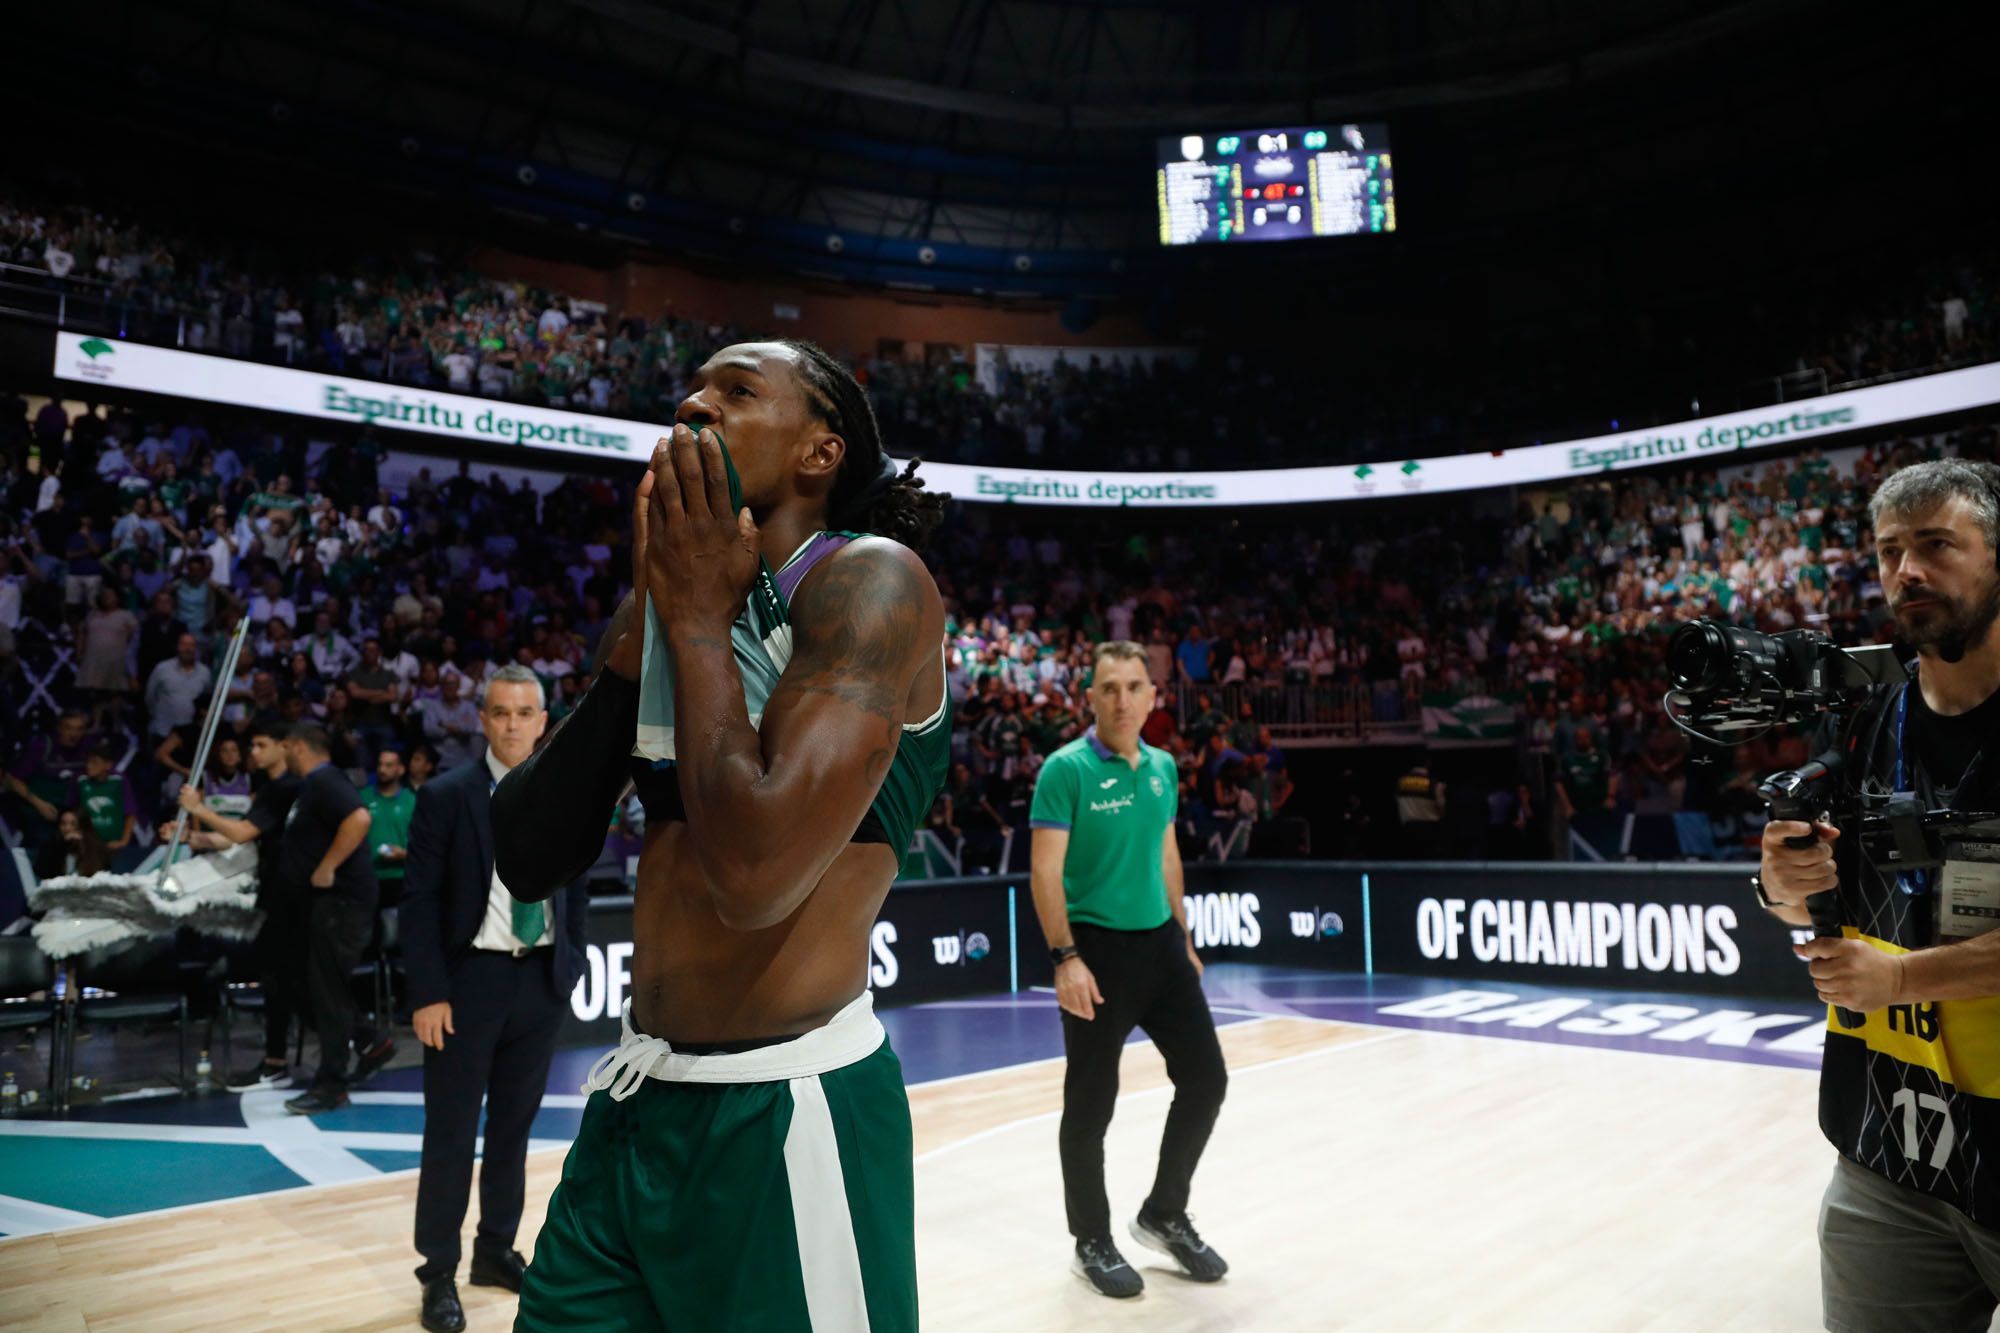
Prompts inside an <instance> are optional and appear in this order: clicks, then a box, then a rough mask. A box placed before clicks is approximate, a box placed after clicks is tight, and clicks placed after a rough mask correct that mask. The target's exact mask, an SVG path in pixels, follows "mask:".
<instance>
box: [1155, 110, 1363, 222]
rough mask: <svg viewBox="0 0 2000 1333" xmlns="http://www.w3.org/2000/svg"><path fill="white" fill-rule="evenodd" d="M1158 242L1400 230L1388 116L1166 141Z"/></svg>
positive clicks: (1159, 185)
mask: <svg viewBox="0 0 2000 1333" xmlns="http://www.w3.org/2000/svg"><path fill="white" fill-rule="evenodd" d="M1158 157H1159V162H1158V171H1157V173H1156V178H1155V185H1156V188H1157V190H1158V193H1159V208H1160V244H1161V245H1202V244H1207V243H1209V242H1214V241H1289V240H1296V239H1299V238H1301V237H1309V236H1354V235H1360V234H1364V233H1369V232H1390V231H1394V230H1396V179H1395V170H1394V166H1395V164H1394V162H1393V161H1392V159H1391V158H1390V155H1389V131H1388V127H1387V126H1385V125H1382V124H1379V123H1377V124H1359V125H1328V126H1320V127H1316V128H1314V127H1304V128H1301V127H1293V128H1288V129H1276V130H1244V131H1241V132H1235V131H1232V132H1230V133H1227V134H1187V135H1176V136H1172V137H1169V138H1163V139H1161V140H1160V141H1159V154H1158Z"/></svg>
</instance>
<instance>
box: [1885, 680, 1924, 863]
mask: <svg viewBox="0 0 2000 1333" xmlns="http://www.w3.org/2000/svg"><path fill="white" fill-rule="evenodd" d="M1909 720H1910V683H1909V682H1905V683H1904V685H1903V688H1902V690H1901V691H1900V692H1898V694H1897V695H1896V773H1895V781H1894V782H1892V783H1891V784H1890V786H1891V788H1892V789H1893V790H1894V791H1896V792H1897V793H1899V794H1900V793H1901V792H1903V791H1905V790H1906V788H1905V787H1904V786H1903V737H1904V734H1905V732H1906V730H1907V728H1908V726H1909ZM1896 887H1897V888H1898V889H1900V890H1902V891H1903V892H1904V893H1910V894H1917V893H1929V892H1930V890H1931V872H1930V871H1928V870H1902V871H1898V872H1897V873H1896Z"/></svg>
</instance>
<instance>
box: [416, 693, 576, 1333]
mask: <svg viewBox="0 0 2000 1333" xmlns="http://www.w3.org/2000/svg"><path fill="white" fill-rule="evenodd" d="M479 722H480V727H481V729H482V730H483V731H484V732H485V733H486V746H487V750H486V757H485V759H484V760H482V761H480V762H477V763H472V764H463V765H460V766H459V767H457V768H455V769H452V770H450V771H448V772H446V773H444V774H442V775H441V776H439V777H437V778H435V779H433V780H432V781H430V782H427V783H425V784H424V786H423V788H422V790H420V791H419V792H418V793H417V810H416V815H415V817H414V818H413V819H412V821H411V824H410V842H409V859H408V860H407V861H406V862H405V869H404V877H403V904H402V907H401V909H400V910H401V928H402V940H403V961H404V967H405V969H406V972H407V974H408V977H409V988H410V1006H411V1011H412V1012H411V1024H412V1026H413V1027H415V1029H416V1033H417V1040H418V1041H420V1042H422V1043H423V1045H424V1155H423V1164H422V1167H421V1170H420V1172H419V1175H418V1178H417V1230H416V1243H417V1252H418V1253H419V1254H421V1255H422V1256H423V1264H422V1265H421V1266H420V1267H418V1269H417V1280H418V1281H419V1282H421V1283H422V1284H423V1306H422V1317H423V1325H424V1327H425V1328H427V1329H431V1330H433V1333H454V1331H455V1330H458V1329H462V1328H464V1327H465V1313H464V1311H463V1309H462V1308H461V1307H460V1305H459V1300H458V1284H457V1273H458V1259H459V1233H460V1231H461V1229H462V1228H463V1227H464V1225H465V1206H466V1203H467V1200H468V1198H469V1196H470V1194H471V1190H472V1153H473V1141H474V1139H475V1138H476V1137H477V1134H478V1130H479V1106H480V1099H481V1098H482V1097H483V1098H484V1099H485V1101H486V1152H485V1165H484V1167H483V1168H482V1169H481V1170H480V1173H479V1231H478V1235H477V1236H476V1238H475V1239H474V1241H473V1247H472V1283H473V1285H474V1286H499V1287H506V1288H508V1289H509V1290H512V1291H519V1290H520V1289H521V1272H522V1270H523V1269H524V1268H525V1267H526V1260H524V1259H523V1258H522V1257H521V1255H520V1254H519V1252H517V1251H516V1250H515V1249H514V1248H513V1246H514V1235H515V1232H516V1230H517V1229H518V1228H519V1226H520V1224H521V1201H522V1194H523V1191H524V1188H525V1175H526V1167H527V1156H528V1131H529V1129H530V1127H531V1126H532V1125H533V1124H534V1120H535V1112H536V1111H537V1110H538V1109H539V1108H540V1106H541V1103H542V1092H543V1090H544V1088H545V1087H546V1085H547V1082H548V1075H549V1061H550V1058H551V1057H552V1056H553V1055H554V1053H555V1045H556V1034H557V1032H558V1030H559V1029H560V1027H561V1025H562V1017H563V1010H564V1006H565V1005H566V1004H567V1002H568V999H569V994H570V992H571V991H572V990H573V989H575V987H576V980H577V977H578V976H579V975H581V973H582V969H583V964H584V940H585V925H586V916H587V913H588V910H589V904H588V899H587V897H586V894H585V892H584V886H583V881H581V880H578V881H576V882H575V883H572V884H571V885H570V886H569V887H568V889H567V890H565V891H564V892H562V893H559V894H557V895H556V896H555V897H554V898H552V899H550V900H549V901H548V902H547V903H546V904H544V903H539V902H534V903H523V902H521V901H519V900H517V899H516V898H515V897H514V896H513V895H512V894H510V893H509V892H508V891H507V888H506V886H505V885H504V884H502V883H501V882H500V877H499V876H498V875H497V874H495V873H494V869H493V820H492V812H491V806H492V800H493V788H494V786H495V785H496V784H497V783H498V782H499V781H500V779H501V777H502V776H504V775H505V774H506V772H507V770H509V769H511V768H513V767H514V766H515V765H517V764H519V763H520V762H521V761H522V760H524V759H526V758H527V757H528V755H529V754H530V753H531V752H532V751H533V750H534V748H535V742H536V741H537V740H538V739H540V737H541V734H542V731H543V729H544V728H545V727H546V726H547V725H548V712H547V711H546V701H545V699H544V698H543V695H542V685H541V682H540V681H539V680H537V679H536V677H535V674H534V673H533V672H532V671H530V670H528V669H527V668H526V667H523V666H506V667H502V668H501V669H500V670H498V671H496V672H494V673H493V675H492V677H491V678H490V679H488V681H487V682H486V688H485V692H484V695H483V696H482V699H481V703H480V709H479Z"/></svg>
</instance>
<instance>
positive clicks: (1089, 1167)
mask: <svg viewBox="0 0 2000 1333" xmlns="http://www.w3.org/2000/svg"><path fill="white" fill-rule="evenodd" d="M1096 656H1097V660H1096V664H1095V667H1094V669H1093V670H1092V673H1091V685H1090V705H1091V709H1092V711H1093V712H1095V714H1096V716H1097V723H1096V725H1095V726H1093V727H1092V728H1091V729H1090V730H1089V731H1088V732H1086V733H1085V734H1084V735H1083V736H1082V737H1080V738H1079V739H1077V740H1074V741H1071V742H1070V743H1069V744H1067V745H1065V746H1063V747H1062V748H1061V749H1059V750H1057V751H1056V752H1055V753H1054V754H1052V755H1050V756H1049V758H1048V762H1047V763H1046V764H1044V765H1043V766H1042V772H1041V777H1040V779H1039V781H1037V783H1036V785H1035V800H1034V805H1033V807H1032V809H1031V811H1030V814H1029V824H1030V825H1031V826H1032V828H1033V829H1034V835H1033V836H1034V856H1033V867H1032V881H1033V885H1034V895H1035V913H1036V915H1037V916H1039V917H1040V918H1041V923H1042V933H1043V935H1045V936H1046V937H1047V938H1048V941H1049V944H1050V946H1051V948H1050V956H1051V957H1052V959H1053V960H1054V962H1055V965H1056V1002H1057V1003H1058V1004H1059V1005H1060V1006H1061V1007H1062V1025H1063V1050H1064V1052H1065V1054H1066V1055H1067V1057H1068V1061H1069V1065H1068V1069H1067V1071H1066V1073H1065V1074H1064V1076H1063V1116H1062V1130H1061V1135H1060V1140H1061V1147H1062V1168H1063V1195H1064V1200H1065V1203H1066V1205H1067V1207H1068V1211H1069V1229H1070V1234H1071V1235H1072V1236H1074V1237H1076V1260H1075V1263H1074V1265H1073V1267H1074V1268H1075V1271H1076V1272H1077V1274H1078V1275H1079V1276H1081V1277H1082V1278H1083V1279H1084V1280H1085V1281H1086V1282H1088V1283H1090V1285H1091V1286H1092V1287H1093V1288H1095V1289H1096V1290H1097V1291H1098V1292H1099V1293H1101V1294H1103V1295H1105V1296H1137V1295H1138V1294H1139V1293H1140V1292H1141V1291H1142V1290H1144V1289H1145V1282H1144V1281H1143V1280H1142V1279H1141V1278H1140V1277H1139V1274H1138V1273H1137V1272H1136V1271H1135V1270H1134V1269H1133V1268H1132V1266H1131V1265H1130V1264H1128V1263H1126V1262H1125V1258H1124V1256H1123V1255H1121V1254H1119V1252H1118V1247H1117V1246H1116V1245H1114V1244H1113V1243H1112V1240H1111V1206H1110V1203H1109V1202H1108V1200H1107V1199H1106V1197H1105V1193H1104V1132H1105V1130H1106V1129H1108V1128H1109V1127H1110V1125H1111V1112H1112V1108H1113V1106H1114V1104H1115V1103H1116V1102H1117V1100H1118V1058H1119V1056H1120V1055H1121V1054H1122V1053H1123V1051H1124V1049H1125V1038H1126V1036H1127V1035H1129V1034H1130V1033H1131V1031H1132V1029H1133V1028H1134V1027H1135V1026H1136V1027H1140V1028H1143V1029H1144V1030H1145V1032H1146V1035H1147V1036H1149V1037H1151V1038H1152V1039H1153V1045H1154V1046H1156V1047H1158V1048H1159V1051H1160V1054H1161V1055H1162V1056H1164V1057H1165V1058H1166V1062H1167V1074H1168V1076H1169V1077H1170V1078H1171V1079H1172V1080H1173V1084H1174V1102H1173V1106H1172V1107H1171V1108H1170V1109H1169V1110H1168V1112H1167V1128H1166V1133H1165V1135H1164V1136H1163V1137H1162V1139H1161V1141H1160V1167H1159V1173H1158V1174H1157V1175H1156V1176H1155V1177H1154V1180H1153V1190H1152V1193H1151V1194H1150V1195H1149V1196H1148V1197H1147V1199H1146V1202H1145V1203H1144V1204H1143V1205H1142V1206H1141V1207H1140V1209H1139V1215H1138V1217H1137V1219H1136V1220H1134V1222H1133V1223H1132V1236H1133V1238H1134V1239H1135V1240H1137V1241H1138V1242H1139V1243H1140V1244H1141V1245H1145V1246H1147V1247H1149V1248H1151V1249H1155V1250H1158V1251H1160V1252H1161V1253H1163V1254H1166V1255H1168V1256H1170V1257H1171V1258H1173V1259H1174V1260H1175V1262H1177V1263H1178V1264H1179V1265H1180V1267H1181V1269H1182V1271H1183V1272H1184V1273H1185V1274H1186V1275H1187V1276H1188V1277H1190V1278H1192V1279H1194V1280H1195V1281H1197V1282H1214V1281H1216V1280H1217V1279H1218V1278H1220V1277H1221V1276H1222V1275H1223V1274H1224V1273H1226V1272H1228V1271H1229V1265H1228V1264H1226V1263H1224V1262H1223V1260H1222V1256H1221V1255H1219V1254H1217V1253H1216V1252H1215V1251H1214V1250H1211V1249H1210V1248H1209V1247H1208V1246H1207V1245H1206V1244H1204V1243H1203V1242H1202V1239H1201V1237H1200V1236H1198V1235H1196V1234H1195V1230H1194V1228H1193V1226H1191V1225H1190V1224H1189V1222H1188V1217H1187V1203H1188V1189H1189V1184H1190V1182H1191V1181H1192V1180H1193V1178H1194V1168H1195V1164H1196V1163H1197V1162H1199V1161H1200V1160H1201V1152H1202V1149H1203V1148H1204V1147H1206V1146H1207V1144H1208V1135H1209V1131H1210V1130H1212V1129H1213V1128H1214V1127H1215V1117H1216V1113H1217V1112H1218V1111H1220V1110H1221V1109H1222V1095H1223V1090H1224V1089H1225V1087H1226V1086H1227V1084H1228V1080H1229V1075H1228V1071H1227V1070H1226V1069H1225V1068H1224V1066H1223V1062H1222V1046H1221V1043H1220V1042H1218V1041H1217V1040H1216V1036H1215V1020H1214V1018H1213V1017H1212V1016H1210V1014H1209V1011H1208V1000H1207V997H1206V996H1204V995H1203V994H1202V990H1201V972H1202V964H1201V960H1200V959H1199V958H1197V957H1196V956H1195V952H1194V942H1193V940H1192V939H1191V938H1190V937H1189V935H1188V933H1187V928H1186V925H1185V911H1184V909H1183V907H1182V884H1181V857H1180V849H1179V848H1178V847H1177V846H1176V845H1175V843H1174V815H1175V812H1176V810H1177V809H1178V808H1179V802H1180V779H1179V775H1178V773H1177V771H1176V769H1175V766H1174V759H1173V756H1172V755H1170V754H1168V753H1167V752H1166V751H1164V750H1158V749H1155V748H1154V747H1152V746H1150V745H1147V744H1145V743H1144V742H1142V741H1141V740H1140V739H1139V728H1140V726H1141V725H1142V724H1143V723H1144V722H1145V720H1146V716H1147V714H1149V713H1151V712H1152V709H1153V683H1152V681H1150V680H1148V679H1147V665H1146V650H1145V649H1144V648H1141V647H1140V646H1139V645H1138V644H1136V643H1128V642H1125V641H1122V640H1119V641H1114V642H1111V643H1105V644H1100V645H1099V646H1098V649H1097V655H1096Z"/></svg>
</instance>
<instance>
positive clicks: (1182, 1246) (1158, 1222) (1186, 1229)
mask: <svg viewBox="0 0 2000 1333" xmlns="http://www.w3.org/2000/svg"><path fill="white" fill-rule="evenodd" d="M1132 1239H1134V1240H1136V1241H1138V1242H1139V1243H1140V1244H1141V1245H1144V1246H1145V1247H1146V1248H1147V1249H1149V1250H1158V1251H1159V1252H1160V1253H1161V1254H1164V1255H1167V1256H1169V1257H1170V1258H1172V1259H1173V1261H1174V1262H1175V1263H1177V1264H1179V1265H1180V1266H1181V1271H1182V1272H1183V1273H1185V1274H1187V1276H1188V1278H1189V1280H1190V1281H1194V1282H1215V1281H1219V1280H1220V1279H1221V1277H1222V1275H1223V1274H1224V1273H1227V1272H1228V1271H1229V1264H1228V1263H1227V1262H1226V1261H1225V1260H1224V1259H1223V1257H1222V1256H1221V1255H1219V1254H1217V1253H1216V1252H1215V1251H1214V1250H1211V1249H1209V1248H1208V1245H1207V1243H1206V1242H1204V1241H1203V1240H1202V1238H1201V1237H1200V1236H1198V1235H1196V1234H1195V1229H1194V1223H1192V1222H1190V1221H1189V1220H1188V1215H1187V1214H1186V1213H1180V1214H1178V1215H1176V1216H1173V1217H1155V1216H1153V1215H1152V1214H1150V1213H1148V1212H1147V1211H1146V1210H1145V1209H1143V1208H1142V1209H1140V1210H1139V1215H1138V1216H1137V1217H1135V1218H1133V1219H1132Z"/></svg>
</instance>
